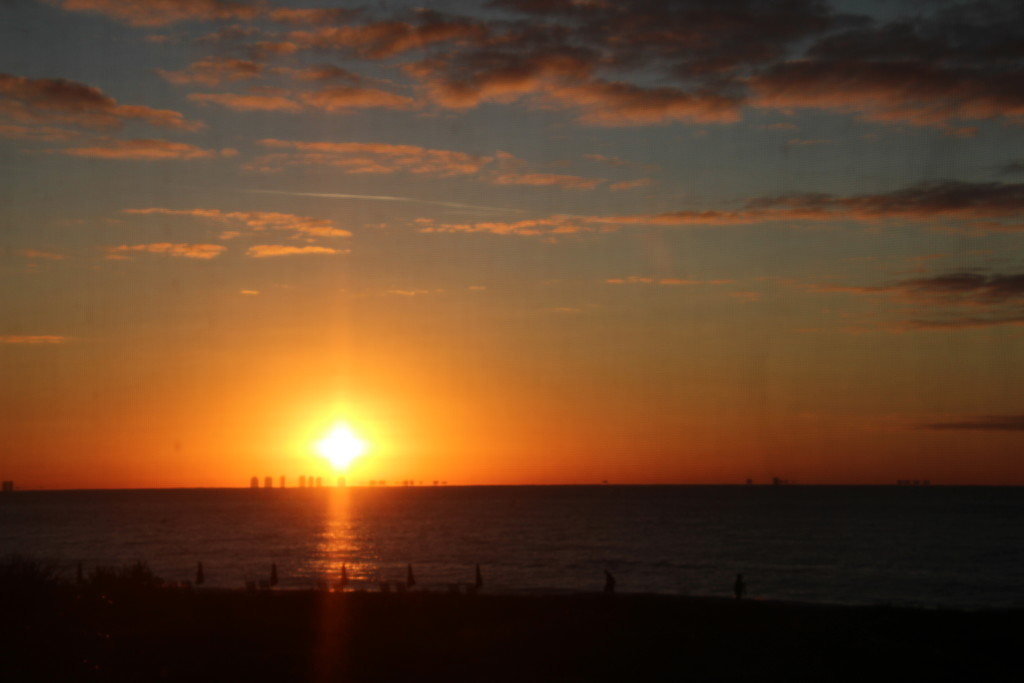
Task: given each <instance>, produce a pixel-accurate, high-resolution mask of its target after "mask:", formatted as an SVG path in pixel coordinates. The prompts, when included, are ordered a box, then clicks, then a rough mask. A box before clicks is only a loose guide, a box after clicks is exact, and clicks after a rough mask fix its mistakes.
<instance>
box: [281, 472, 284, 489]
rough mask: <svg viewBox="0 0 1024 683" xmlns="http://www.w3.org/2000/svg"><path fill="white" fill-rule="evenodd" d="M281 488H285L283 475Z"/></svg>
mask: <svg viewBox="0 0 1024 683" xmlns="http://www.w3.org/2000/svg"><path fill="white" fill-rule="evenodd" d="M281 488H284V475H283V474H282V475H281Z"/></svg>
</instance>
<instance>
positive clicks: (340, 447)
mask: <svg viewBox="0 0 1024 683" xmlns="http://www.w3.org/2000/svg"><path fill="white" fill-rule="evenodd" d="M366 449H367V444H366V442H365V441H363V440H362V439H360V438H359V437H358V436H356V434H355V432H353V431H352V428H351V427H349V426H348V425H347V424H337V425H335V426H334V428H333V429H331V433H330V434H328V435H327V436H326V437H324V438H323V439H321V440H320V441H318V442H317V444H316V450H317V452H318V453H319V454H320V455H322V456H323V457H324V458H326V459H327V461H328V462H330V463H331V465H333V466H334V468H335V469H336V470H339V471H341V470H345V469H346V468H348V466H349V465H351V464H352V463H353V462H354V461H355V459H356V458H358V457H359V456H361V455H362V454H363V453H365V452H366Z"/></svg>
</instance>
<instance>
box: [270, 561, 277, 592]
mask: <svg viewBox="0 0 1024 683" xmlns="http://www.w3.org/2000/svg"><path fill="white" fill-rule="evenodd" d="M270 585H271V586H276V585H277V563H276V562H272V563H271V564H270Z"/></svg>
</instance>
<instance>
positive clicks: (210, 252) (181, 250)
mask: <svg viewBox="0 0 1024 683" xmlns="http://www.w3.org/2000/svg"><path fill="white" fill-rule="evenodd" d="M226 249H227V247H225V246H222V245H220V244H185V243H177V244H174V243H171V242H154V243H152V244H122V245H120V246H117V247H107V258H108V259H110V260H115V261H120V260H124V259H128V258H131V256H132V255H134V254H139V253H149V254H167V255H168V256H176V257H181V258H193V259H202V260H209V259H212V258H216V257H217V256H220V254H221V253H222V252H223V251H225V250H226Z"/></svg>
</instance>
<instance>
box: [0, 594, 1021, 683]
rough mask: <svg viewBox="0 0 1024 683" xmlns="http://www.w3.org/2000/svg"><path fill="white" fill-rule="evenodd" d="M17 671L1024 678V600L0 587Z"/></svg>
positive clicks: (4, 671)
mask: <svg viewBox="0 0 1024 683" xmlns="http://www.w3.org/2000/svg"><path fill="white" fill-rule="evenodd" d="M0 599H2V602H0V606H2V607H3V608H4V609H3V613H4V614H5V615H6V617H5V619H4V621H3V623H2V624H0V678H3V679H4V680H18V681H30V680H39V681H51V680H52V681H56V680H70V681H78V680H101V681H107V680H109V681H120V680H124V681H129V680H170V681H206V680H209V681H214V680H216V681H225V680H247V681H335V680H340V681H413V680H415V681H445V682H449V683H451V682H455V681H526V680H530V681H569V680H579V681H613V680H614V681H623V680H632V679H635V678H641V679H644V680H690V681H704V680H788V681H792V680H850V681H853V680H857V681H863V680H864V678H865V677H867V676H872V675H877V674H878V673H879V672H880V671H886V672H887V673H891V674H893V675H894V676H896V677H899V678H902V679H903V680H1003V679H1005V680H1020V676H1021V675H1022V674H1024V668H1022V664H1021V662H1020V661H1019V658H1018V657H1017V653H1016V650H1017V644H1018V643H1017V640H1018V638H1017V634H1019V633H1020V632H1022V631H1024V610H1022V609H1008V610H1005V611H1002V610H1000V611H980V612H979V611H963V610H948V609H923V608H908V607H893V606H848V605H823V604H816V603H794V602H783V601H762V600H752V599H743V600H739V601H737V600H734V599H730V598H720V597H687V596H666V595H656V594H628V593H627V594H616V595H602V594H594V593H580V594H566V595H545V596H537V595H492V594H487V593H481V594H479V595H465V594H449V593H435V592H420V591H415V590H413V591H411V592H408V593H401V594H395V593H390V594H388V593H377V592H344V593H331V592H325V591H316V590H298V589H295V590H276V589H273V590H264V591H256V592H247V591H245V590H237V589H224V588H209V589H205V588H198V589H193V590H182V589H168V588H156V587H148V586H140V585H130V584H128V585H111V586H107V587H104V588H103V589H98V588H97V587H95V586H85V587H80V586H74V585H69V584H60V585H57V586H55V587H52V586H51V587H49V588H46V589H39V590H35V591H33V590H21V591H2V592H0Z"/></svg>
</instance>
